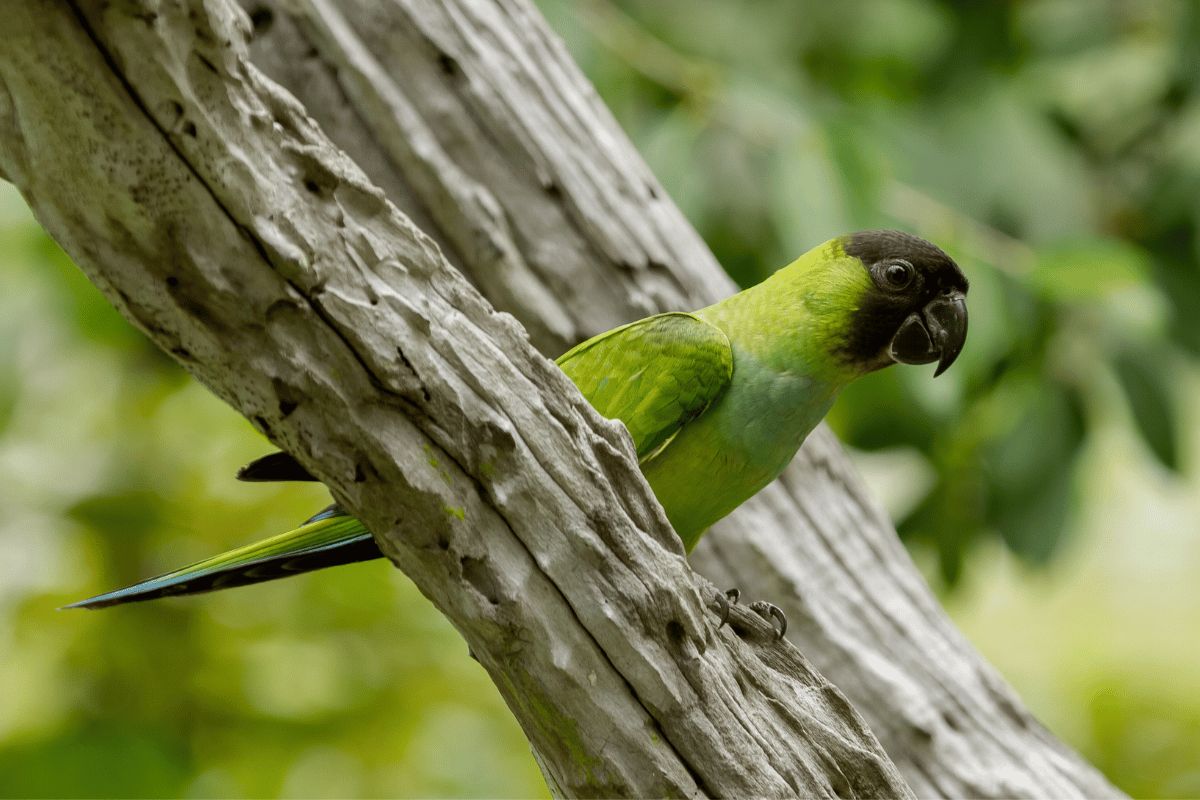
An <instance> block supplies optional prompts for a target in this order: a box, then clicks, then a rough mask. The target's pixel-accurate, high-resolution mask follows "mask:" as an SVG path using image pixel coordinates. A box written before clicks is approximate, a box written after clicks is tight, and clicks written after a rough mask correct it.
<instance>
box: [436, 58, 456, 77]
mask: <svg viewBox="0 0 1200 800" xmlns="http://www.w3.org/2000/svg"><path fill="white" fill-rule="evenodd" d="M438 64H439V65H441V67H442V72H444V73H446V74H447V75H449V76H450V77H452V78H453V77H456V76H457V75H458V74H459V69H458V62H457V61H455V60H454V56H452V55H449V54H448V53H442V54H441V55H440V56H438Z"/></svg>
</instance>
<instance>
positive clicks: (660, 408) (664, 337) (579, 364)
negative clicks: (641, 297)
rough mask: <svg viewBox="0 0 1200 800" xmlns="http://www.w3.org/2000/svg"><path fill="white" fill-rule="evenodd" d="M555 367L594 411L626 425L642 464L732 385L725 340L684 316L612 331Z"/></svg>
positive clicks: (718, 331) (708, 326) (662, 316)
mask: <svg viewBox="0 0 1200 800" xmlns="http://www.w3.org/2000/svg"><path fill="white" fill-rule="evenodd" d="M557 363H558V366H559V367H560V368H562V370H563V372H565V373H567V376H568V377H569V378H570V379H571V380H572V381H573V382H574V383H575V385H576V386H578V387H579V390H580V391H581V392H583V396H584V397H586V398H587V399H588V402H590V403H591V404H592V405H593V406H594V407H595V409H596V410H597V411H599V412H600V413H601V414H603V415H604V416H606V417H608V418H609V419H619V420H621V421H622V422H623V423H625V427H626V428H628V429H629V433H630V434H631V435H632V436H633V441H634V444H635V445H636V446H637V454H638V458H639V459H642V460H645V459H646V458H647V457H648V456H650V455H651V454H653V453H654V452H656V451H657V450H658V449H659V448H661V447H662V446H663V445H664V444H666V443H667V441H668V440H669V439H671V438H672V437H673V436H675V435H676V434H677V433H678V432H679V431H680V429H681V428H682V427H683V426H684V425H686V424H687V423H688V422H689V421H690V420H693V419H695V418H696V417H698V416H700V415H701V414H702V413H704V410H705V409H707V408H708V407H709V406H710V405H712V403H713V401H714V400H716V399H717V398H718V397H719V396H720V395H721V392H723V391H724V390H725V387H727V386H728V385H729V382H730V380H731V378H732V377H733V351H732V349H731V348H730V346H729V339H728V338H727V337H726V336H725V333H724V332H723V331H722V330H721V329H720V328H718V327H716V326H715V325H712V324H711V323H708V322H705V321H704V320H702V319H700V318H699V317H697V316H696V315H695V314H687V313H683V312H671V313H667V314H659V315H657V316H653V317H648V318H646V319H643V320H639V321H637V322H633V323H630V324H629V325H625V326H622V327H620V328H615V329H613V330H611V331H609V332H608V333H604V334H601V335H599V336H597V337H595V338H592V339H588V340H587V341H586V342H584V343H582V344H580V345H578V346H577V347H575V348H573V349H571V350H569V351H567V352H566V353H565V354H564V355H563V356H561V357H560V358H559V359H558V362H557Z"/></svg>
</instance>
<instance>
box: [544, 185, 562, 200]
mask: <svg viewBox="0 0 1200 800" xmlns="http://www.w3.org/2000/svg"><path fill="white" fill-rule="evenodd" d="M546 194H548V195H550V196H551V197H553V198H554V199H555V200H558V199H560V198H561V197H562V187H560V186H559V185H558V184H557V183H554V182H553V181H551V182H550V184H549V185H547V186H546Z"/></svg>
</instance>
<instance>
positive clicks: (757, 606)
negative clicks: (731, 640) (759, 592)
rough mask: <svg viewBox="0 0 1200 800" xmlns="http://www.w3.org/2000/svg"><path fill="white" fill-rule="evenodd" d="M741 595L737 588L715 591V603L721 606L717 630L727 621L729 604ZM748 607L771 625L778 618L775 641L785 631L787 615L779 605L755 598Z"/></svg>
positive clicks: (734, 603) (732, 604)
mask: <svg viewBox="0 0 1200 800" xmlns="http://www.w3.org/2000/svg"><path fill="white" fill-rule="evenodd" d="M741 596H742V593H741V591H740V590H738V589H730V590H728V591H726V592H723V593H722V592H717V604H718V605H719V606H720V607H721V624H720V625H718V626H717V630H721V628H723V627H725V623H727V622H729V609H730V607H731V606H736V605H737V602H738V600H739V599H740V598H741ZM749 607H750V610H751V611H753V612H754V613H756V614H758V615H759V616H760V617H762V618H763V619H765V620H767V621H768V622H770V623H771V627H774V626H775V620H779V632H778V633H776V634H775V639H776V640H777V641H778V640H779V639H782V638H783V635H784V634H785V633H787V617H786V616H785V615H784V613H783V610H782V609H780V608H779V606H777V605H775V604H774V603H768V602H767V601H765V600H756V601H755V602H753V603H751V604H750V606H749Z"/></svg>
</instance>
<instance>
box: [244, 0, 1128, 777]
mask: <svg viewBox="0 0 1200 800" xmlns="http://www.w3.org/2000/svg"><path fill="white" fill-rule="evenodd" d="M245 2H246V7H247V8H248V9H249V10H250V11H251V12H252V15H253V18H254V19H255V20H256V21H257V22H258V23H259V25H258V27H259V34H260V35H259V36H257V37H256V39H255V42H254V45H253V52H254V57H255V60H256V63H258V64H259V65H260V66H262V67H263V69H264V70H265V71H266V72H268V74H270V75H271V76H272V77H273V78H275V79H276V80H278V81H279V82H280V83H282V84H283V85H285V86H287V87H288V89H289V90H290V91H292V92H294V93H295V94H296V95H297V97H299V98H300V99H301V101H302V102H303V103H304V104H305V105H306V107H307V108H309V109H310V111H311V112H312V113H313V114H314V116H315V117H316V118H317V120H318V121H319V122H320V124H321V126H322V127H323V128H324V129H325V130H326V131H328V132H329V133H330V135H331V136H332V137H333V138H334V140H335V141H336V142H337V143H338V144H339V146H341V147H342V148H343V149H344V150H345V151H346V152H347V153H349V154H350V155H351V156H353V157H354V159H355V160H356V161H357V162H358V163H359V164H362V165H364V167H365V168H366V169H367V170H368V172H369V174H370V175H371V176H372V178H373V179H374V180H376V181H377V182H378V183H379V184H380V185H381V186H384V187H385V188H386V189H387V191H388V196H389V198H391V199H392V200H393V201H395V202H397V204H399V205H400V206H401V207H402V208H405V209H406V210H411V211H412V213H414V214H423V215H424V218H425V219H428V220H429V221H430V223H431V224H432V225H433V226H434V227H432V228H431V227H426V230H428V231H431V232H433V233H434V235H435V236H437V237H438V241H439V243H440V244H441V245H442V247H443V249H444V251H445V252H446V253H447V255H448V256H449V257H450V259H451V260H452V261H453V262H454V263H455V264H457V265H459V266H460V267H461V268H462V269H463V270H464V272H465V273H466V274H467V275H469V276H471V278H472V280H473V281H474V282H475V283H476V284H477V285H478V286H480V287H482V289H483V291H484V292H485V293H486V294H487V295H488V297H489V298H490V299H491V300H492V302H493V303H495V304H496V305H497V306H498V307H502V308H505V309H507V310H509V311H511V312H512V313H513V314H515V315H516V316H517V317H518V318H519V319H520V320H521V322H522V323H523V324H524V325H525V326H526V327H527V328H528V329H529V331H530V333H531V336H532V338H533V340H534V341H535V342H536V343H537V344H538V345H539V346H540V347H542V348H543V350H544V351H546V352H547V353H549V354H555V353H557V352H558V351H559V350H560V349H561V348H562V347H563V346H565V345H566V344H568V343H571V342H574V341H575V340H577V339H579V338H583V337H585V336H590V335H593V334H595V333H599V332H601V331H604V330H607V329H609V328H612V327H614V326H616V325H619V324H622V323H625V322H628V321H630V320H632V319H635V318H637V317H639V316H642V315H645V314H647V313H656V312H660V311H669V310H677V309H691V308H697V307H699V306H702V305H706V304H708V303H711V302H715V301H716V300H719V299H722V298H723V297H725V296H726V295H728V294H729V293H730V292H732V291H733V286H732V283H731V282H730V281H729V280H728V279H727V278H726V277H725V275H724V274H723V273H722V271H721V270H720V267H719V265H718V264H717V263H716V262H715V260H714V259H713V257H712V255H711V254H710V253H709V251H708V250H707V248H706V247H704V245H703V243H701V242H699V241H698V239H697V237H696V234H695V232H694V231H693V230H692V229H691V227H690V226H689V225H688V224H687V223H686V221H685V220H684V219H683V218H682V216H681V215H680V213H679V211H678V209H677V208H675V206H674V205H672V204H671V203H670V202H669V201H668V200H667V199H666V198H665V195H664V193H663V192H662V189H661V188H660V187H659V186H658V184H657V182H656V181H655V179H654V178H653V176H652V175H650V174H649V173H648V171H647V169H646V167H645V165H644V163H643V162H642V160H641V158H640V157H639V156H638V155H637V153H636V152H635V151H634V149H633V148H632V146H631V145H630V144H629V142H628V141H627V140H626V138H625V137H624V135H623V134H622V133H621V131H620V130H619V128H618V126H617V125H616V124H615V122H614V121H613V119H612V118H611V115H610V114H609V113H608V111H607V109H605V108H604V107H603V105H602V104H601V103H600V102H599V101H598V100H597V98H596V96H595V92H594V90H593V89H592V87H591V86H590V85H589V84H588V83H587V82H586V80H584V79H583V78H582V77H581V76H580V75H579V72H578V70H577V69H576V67H575V66H574V64H573V63H572V62H571V61H570V58H569V57H568V56H567V55H566V53H565V51H564V49H563V47H562V45H561V43H560V42H559V41H558V40H557V39H556V37H555V36H554V35H553V34H552V33H550V32H548V31H547V30H546V28H545V25H544V23H543V22H542V21H541V20H540V19H538V18H537V15H536V12H534V11H533V10H532V9H531V8H530V6H529V5H528V3H526V2H519V1H518V0H505V1H503V2H494V3H487V2H471V1H470V0H452V1H450V2H437V3H435V2H432V1H431V0H426V1H425V2H421V1H420V0H406V1H403V2H390V3H386V4H379V3H376V2H374V1H373V0H347V2H343V3H341V4H339V5H338V6H337V7H336V8H335V7H333V6H331V5H330V4H329V3H327V2H324V1H323V0H311V1H310V2H304V3H300V4H295V3H292V4H282V3H273V2H258V1H256V0H245ZM285 9H293V11H292V12H291V13H288V12H287V11H285ZM305 54H310V55H309V57H307V58H306V57H305ZM397 137H398V138H400V139H402V140H404V141H400V142H397V141H396V139H397ZM446 197H470V198H473V202H470V203H450V204H449V207H447V204H446V203H445V201H444V198H446ZM495 209H501V210H502V213H501V214H497V213H496V211H495ZM497 219H500V220H502V221H503V223H504V225H505V226H506V227H504V228H503V229H502V230H503V231H505V235H504V236H501V235H499V234H498V233H497V231H498V230H501V228H500V226H499V225H498V224H497V222H496V220H497ZM829 233H830V235H834V234H836V233H841V231H830V232H829ZM510 242H511V243H515V244H516V245H517V248H518V249H517V251H516V252H515V253H514V254H512V255H511V256H508V255H507V253H508V252H509V251H508V250H507V249H506V248H507V247H508V244H509V243H510ZM480 243H483V244H480ZM498 253H505V254H506V256H505V258H504V259H501V258H499V257H497V256H495V255H493V254H498ZM481 255H482V257H480V256H481ZM513 264H517V265H520V269H517V268H514V267H513ZM530 280H532V281H534V282H535V283H537V284H538V285H540V287H541V289H538V290H536V291H535V292H534V293H532V294H526V292H527V287H528V282H529V281H530ZM547 295H549V296H551V297H552V298H553V300H552V302H551V303H550V304H549V305H546V297H547ZM526 296H528V297H534V298H537V300H536V303H535V305H536V306H537V307H536V309H534V310H533V311H532V312H526V311H525V310H524V309H523V308H522V306H521V302H520V299H521V298H522V297H526ZM511 298H516V299H515V300H514V299H511ZM562 330H569V331H571V332H572V333H571V334H570V335H568V336H567V337H566V339H567V341H566V342H563V341H561V336H560V333H559V332H560V331H562ZM691 563H692V565H693V567H695V568H696V569H697V570H698V571H700V572H701V573H703V574H705V575H707V576H708V577H710V578H711V579H713V580H715V581H716V582H717V583H718V584H720V585H722V586H739V587H741V588H742V589H744V590H747V591H748V592H750V593H752V594H754V595H755V596H758V597H763V598H766V599H769V600H771V601H772V602H775V603H776V604H778V605H780V606H781V607H782V608H783V609H784V610H785V611H786V612H787V615H788V618H789V620H790V627H789V638H790V639H791V640H792V641H793V642H795V643H796V644H797V645H798V646H799V647H800V648H801V649H802V650H803V651H804V652H805V653H806V655H807V656H808V657H809V658H810V659H811V660H812V661H813V662H814V664H815V665H816V666H817V667H818V669H819V670H820V671H821V672H822V674H824V675H825V676H827V677H828V678H829V679H830V680H832V681H833V682H834V683H835V684H836V685H837V686H839V687H840V688H841V689H842V690H843V691H844V692H845V693H846V695H847V696H848V697H849V698H850V699H851V701H852V702H853V703H854V704H855V705H856V706H857V707H858V709H859V710H860V711H861V712H862V713H863V715H864V716H865V717H866V719H867V721H868V722H869V724H870V725H871V727H872V729H873V731H874V732H875V734H876V735H877V736H878V737H879V739H880V741H881V743H882V744H883V746H884V748H885V750H887V752H888V754H889V755H890V756H891V757H892V759H893V760H894V761H895V763H896V764H897V765H898V766H899V767H900V770H901V772H902V773H903V774H904V776H905V778H906V779H907V781H908V783H909V785H910V786H911V787H912V788H913V790H914V791H915V792H916V793H917V794H918V795H919V796H922V797H932V796H942V797H996V798H1001V797H1046V796H1054V797H1102V796H1119V794H1120V793H1119V792H1117V791H1116V789H1115V788H1114V787H1112V786H1111V785H1110V784H1109V783H1108V782H1107V781H1106V780H1105V779H1104V778H1103V776H1102V775H1100V773H1099V772H1097V771H1096V770H1095V769H1093V768H1092V767H1091V766H1090V765H1088V764H1087V763H1086V762H1085V761H1083V760H1082V759H1081V758H1080V757H1079V756H1078V755H1077V754H1075V753H1074V752H1072V751H1071V750H1070V749H1069V748H1067V747H1065V746H1064V745H1063V744H1062V743H1061V742H1059V741H1058V740H1057V739H1055V738H1054V737H1053V736H1051V735H1050V734H1049V733H1047V732H1046V730H1045V729H1044V728H1043V727H1042V726H1041V725H1040V724H1039V723H1038V722H1037V721H1036V720H1034V719H1033V718H1032V717H1031V715H1030V714H1029V712H1028V711H1027V710H1026V709H1025V708H1024V706H1023V705H1022V704H1021V702H1020V700H1019V698H1017V697H1016V696H1015V694H1014V693H1013V691H1012V690H1011V689H1010V688H1009V687H1008V685H1007V684H1006V683H1005V682H1004V681H1003V680H1002V679H1001V678H1000V676H999V675H997V673H996V671H995V670H994V669H993V668H992V667H991V666H990V665H988V664H987V663H986V662H985V661H984V660H983V659H982V658H981V657H980V656H979V654H978V653H977V652H976V651H975V650H974V649H973V648H972V647H971V645H970V644H969V643H968V642H967V641H966V640H965V639H964V638H963V636H962V635H961V634H960V633H959V632H958V631H957V630H956V629H955V628H954V626H953V624H952V623H951V622H950V621H949V620H948V619H947V617H946V615H945V613H944V612H943V611H942V609H941V607H940V605H939V604H938V602H937V599H936V598H935V597H934V596H933V594H932V593H931V592H930V590H929V588H928V587H927V586H926V585H925V582H924V580H923V579H922V578H921V576H920V574H919V572H918V571H917V570H916V568H915V567H914V565H913V564H912V562H911V560H910V559H909V557H908V555H907V553H906V552H905V551H904V548H903V547H902V546H901V545H900V543H899V540H898V539H897V538H896V534H895V530H894V529H893V527H892V525H891V524H890V522H889V521H888V520H887V518H886V517H885V515H883V514H882V513H881V511H880V510H879V508H878V506H877V504H876V503H875V502H874V501H873V500H871V499H870V498H869V496H868V494H867V492H866V490H865V488H864V487H863V484H862V481H861V480H860V479H859V477H858V476H857V474H856V473H855V472H854V469H853V467H852V466H851V465H850V463H849V461H848V459H847V457H846V455H845V453H844V451H843V450H842V448H841V446H840V445H839V444H838V442H837V441H836V439H835V438H834V437H833V435H832V434H831V433H830V432H829V430H828V429H827V428H825V427H824V426H822V427H821V428H819V429H818V430H817V431H816V432H815V433H814V434H813V435H812V436H810V437H809V441H808V442H807V443H806V444H805V446H804V448H802V450H801V452H800V456H799V457H797V459H796V460H795V462H794V463H793V464H792V466H791V467H790V468H789V469H788V470H787V471H786V472H785V473H784V475H783V476H782V478H781V479H780V480H779V481H777V482H776V483H775V484H773V485H772V486H769V487H768V488H767V489H765V490H764V491H763V492H761V493H760V494H759V495H758V496H757V497H755V498H753V499H752V500H751V501H749V502H748V503H746V504H745V505H744V506H743V507H742V508H741V509H739V510H738V511H736V512H735V513H734V514H733V515H731V516H730V517H729V518H728V519H727V520H725V521H723V522H721V523H719V524H718V525H717V526H715V527H714V529H713V530H712V531H710V532H709V533H708V534H706V535H705V536H704V537H703V539H701V542H700V545H699V547H698V548H697V549H696V551H695V552H694V553H693V554H692V557H691Z"/></svg>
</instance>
